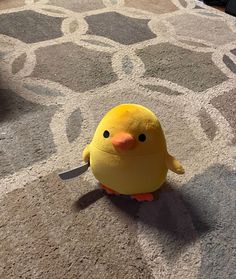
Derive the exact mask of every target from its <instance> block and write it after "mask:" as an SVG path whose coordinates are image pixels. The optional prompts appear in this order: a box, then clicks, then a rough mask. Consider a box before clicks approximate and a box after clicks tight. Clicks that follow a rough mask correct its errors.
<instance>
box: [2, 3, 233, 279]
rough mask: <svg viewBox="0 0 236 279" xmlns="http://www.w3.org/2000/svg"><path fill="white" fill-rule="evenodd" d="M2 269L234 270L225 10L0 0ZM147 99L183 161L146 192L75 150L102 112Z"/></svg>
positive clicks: (113, 273)
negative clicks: (146, 197) (126, 189)
mask: <svg viewBox="0 0 236 279" xmlns="http://www.w3.org/2000/svg"><path fill="white" fill-rule="evenodd" d="M0 88H1V89H0V278H1V279H15V278H30V279H31V278H33V279H39V278H42V279H47V278H50V279H68V278H73V279H74V278H75V279H77V278H89V279H90V278H99V279H100V278H107V279H111V278H118V279H120V278H121V279H123V278H127V279H132V278H135V279H137V278H144V279H149V278H152V279H154V278H155V279H156V278H161V279H167V278H168V279H169V278H171V279H182V278H188V279H193V278H201V279H202V278H204V279H222V278H224V279H231V278H234V277H235V260H236V259H235V243H236V240H235V235H236V232H235V221H236V216H235V212H236V211H235V185H236V173H235V159H236V154H235V144H236V117H235V114H236V20H235V18H234V17H230V16H228V15H226V14H224V13H221V12H220V11H217V10H213V9H211V8H209V7H208V8H207V7H204V6H203V5H202V4H201V3H200V2H199V3H198V2H196V1H191V0H110V1H109V0H103V1H102V0H57V1H56V0H38V1H33V0H25V1H23V0H10V1H9V0H0ZM124 102H135V103H139V104H142V105H144V106H147V107H149V108H150V109H152V110H153V111H154V112H155V113H156V114H157V115H158V116H159V118H160V121H161V123H162V125H163V128H164V131H165V134H166V138H167V142H168V147H169V150H170V151H171V153H172V154H174V155H175V156H176V157H177V158H178V159H179V160H180V161H181V162H182V163H183V165H184V167H185V169H186V174H185V175H184V176H181V177H180V176H177V175H175V174H172V173H169V175H168V181H167V183H166V185H165V187H163V189H162V190H161V191H160V192H159V193H158V196H159V198H158V199H157V200H155V201H154V202H151V203H137V202H134V201H131V200H128V199H124V198H112V197H108V196H106V195H105V194H104V193H103V192H102V191H100V190H99V189H98V188H97V183H96V181H95V180H94V178H93V176H92V174H91V173H90V171H88V172H87V173H85V174H84V175H83V176H81V177H79V178H77V179H74V180H72V181H70V182H68V183H62V182H61V181H60V180H59V179H58V177H57V173H58V172H59V171H61V170H65V169H69V168H73V167H75V166H77V165H79V164H81V163H82V159H81V153H82V150H83V148H84V146H85V145H86V143H88V142H89V141H90V139H91V137H92V135H93V132H94V129H95V128H96V125H97V123H98V121H99V120H100V119H101V117H102V116H103V114H104V113H105V112H106V111H107V110H108V109H109V108H111V107H112V106H114V105H117V104H120V103H124Z"/></svg>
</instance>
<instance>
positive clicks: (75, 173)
mask: <svg viewBox="0 0 236 279" xmlns="http://www.w3.org/2000/svg"><path fill="white" fill-rule="evenodd" d="M89 166H90V164H89V162H88V163H86V164H85V165H82V166H80V167H77V168H75V169H73V170H69V171H65V172H61V173H59V174H58V175H59V177H60V178H61V179H62V180H68V179H72V178H75V177H77V176H80V175H81V174H83V173H84V172H86V171H87V170H88V168H89Z"/></svg>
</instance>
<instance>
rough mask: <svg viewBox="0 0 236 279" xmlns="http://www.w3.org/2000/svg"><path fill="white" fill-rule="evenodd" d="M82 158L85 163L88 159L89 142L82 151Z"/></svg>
mask: <svg viewBox="0 0 236 279" xmlns="http://www.w3.org/2000/svg"><path fill="white" fill-rule="evenodd" d="M83 160H84V161H85V162H86V163H87V162H89V161H90V151H89V144H88V145H87V146H86V147H85V149H84V151H83Z"/></svg>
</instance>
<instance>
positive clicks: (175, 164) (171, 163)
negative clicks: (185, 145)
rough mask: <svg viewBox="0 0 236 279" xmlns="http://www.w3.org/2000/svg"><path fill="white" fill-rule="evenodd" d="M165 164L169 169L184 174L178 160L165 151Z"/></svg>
mask: <svg viewBox="0 0 236 279" xmlns="http://www.w3.org/2000/svg"><path fill="white" fill-rule="evenodd" d="M166 166H167V168H168V169H169V170H171V171H173V172H175V173H177V174H184V168H183V167H182V165H181V164H180V162H179V161H178V160H176V159H175V157H173V156H171V155H170V154H168V153H167V156H166Z"/></svg>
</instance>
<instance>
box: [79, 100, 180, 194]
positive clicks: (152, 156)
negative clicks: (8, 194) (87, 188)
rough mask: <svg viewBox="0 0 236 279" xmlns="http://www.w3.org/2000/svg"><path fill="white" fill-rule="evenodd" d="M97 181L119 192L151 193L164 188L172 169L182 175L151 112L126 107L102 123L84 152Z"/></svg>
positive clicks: (137, 106) (129, 105)
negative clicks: (163, 185)
mask: <svg viewBox="0 0 236 279" xmlns="http://www.w3.org/2000/svg"><path fill="white" fill-rule="evenodd" d="M83 159H84V161H89V162H90V166H91V169H92V172H93V174H94V176H95V178H96V179H97V180H98V181H99V182H100V183H101V184H102V185H104V186H106V187H107V188H109V189H111V190H113V191H115V192H116V193H120V194H124V195H134V194H141V193H151V192H154V191H155V190H157V189H158V188H160V187H161V186H162V184H163V183H164V181H165V179H166V175H167V171H168V169H171V170H172V171H174V172H176V173H179V174H182V173H184V170H183V168H182V166H181V165H180V163H179V162H178V161H177V160H176V159H175V158H174V157H172V156H171V155H169V154H168V152H167V147H166V141H165V137H164V133H163V130H162V128H161V125H160V122H159V121H158V119H157V117H156V116H155V114H154V113H153V112H151V111H150V110H149V109H147V108H145V107H143V106H140V105H136V104H123V105H119V106H117V107H115V108H113V109H111V110H110V111H109V112H108V113H107V114H106V115H105V116H104V118H103V119H102V120H101V122H100V123H99V125H98V127H97V129H96V131H95V134H94V137H93V139H92V142H91V143H90V144H89V145H88V146H87V147H86V148H85V150H84V152H83Z"/></svg>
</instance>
